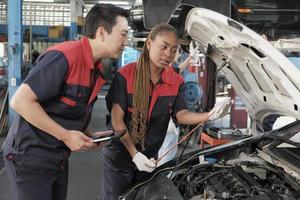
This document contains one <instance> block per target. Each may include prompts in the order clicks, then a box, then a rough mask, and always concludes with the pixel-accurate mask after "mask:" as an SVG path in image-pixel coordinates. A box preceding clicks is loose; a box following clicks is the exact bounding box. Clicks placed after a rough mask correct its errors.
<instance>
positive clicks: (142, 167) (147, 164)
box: [132, 152, 156, 173]
mask: <svg viewBox="0 0 300 200" xmlns="http://www.w3.org/2000/svg"><path fill="white" fill-rule="evenodd" d="M132 162H134V164H135V165H136V167H137V168H138V170H139V171H145V172H149V173H150V172H152V171H153V170H154V169H155V168H156V164H155V161H154V159H153V158H151V159H148V158H147V157H146V156H145V155H144V154H142V153H141V152H137V153H136V154H135V156H134V157H133V158H132Z"/></svg>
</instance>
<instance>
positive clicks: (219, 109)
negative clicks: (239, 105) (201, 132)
mask: <svg viewBox="0 0 300 200" xmlns="http://www.w3.org/2000/svg"><path fill="white" fill-rule="evenodd" d="M231 103H232V101H231V100H230V98H226V99H224V100H222V101H220V102H217V103H216V104H215V106H214V107H213V109H212V110H211V111H210V112H209V118H208V119H209V120H215V119H218V118H222V117H224V115H226V113H227V112H228V110H229V108H230V106H231Z"/></svg>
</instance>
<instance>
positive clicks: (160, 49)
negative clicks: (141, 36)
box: [147, 32, 178, 69]
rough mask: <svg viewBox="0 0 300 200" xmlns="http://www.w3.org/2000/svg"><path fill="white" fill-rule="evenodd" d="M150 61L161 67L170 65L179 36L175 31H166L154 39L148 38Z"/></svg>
mask: <svg viewBox="0 0 300 200" xmlns="http://www.w3.org/2000/svg"><path fill="white" fill-rule="evenodd" d="M147 48H148V50H149V56H150V62H151V64H152V65H154V66H155V67H157V68H159V69H163V68H164V67H166V66H168V65H169V64H170V63H171V62H172V61H173V59H174V57H175V55H176V52H177V48H178V38H177V36H176V35H175V34H174V33H173V32H164V33H160V34H158V35H157V36H156V38H155V39H154V40H153V41H152V40H148V42H147Z"/></svg>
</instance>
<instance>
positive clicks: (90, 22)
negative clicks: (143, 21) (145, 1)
mask: <svg viewBox="0 0 300 200" xmlns="http://www.w3.org/2000/svg"><path fill="white" fill-rule="evenodd" d="M118 16H121V17H125V18H126V19H128V17H129V11H128V10H125V9H123V8H121V7H117V6H114V5H112V4H102V3H101V4H99V3H97V4H96V5H94V6H93V7H92V8H91V10H90V11H89V12H88V14H87V16H86V18H85V35H86V36H87V37H89V38H92V39H94V38H95V34H96V31H97V29H98V28H99V27H100V26H103V27H104V29H105V30H106V31H107V32H108V33H111V32H112V28H113V27H114V25H116V23H117V20H116V19H117V17H118Z"/></svg>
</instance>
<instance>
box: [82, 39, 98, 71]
mask: <svg viewBox="0 0 300 200" xmlns="http://www.w3.org/2000/svg"><path fill="white" fill-rule="evenodd" d="M81 47H82V50H83V57H84V62H85V65H86V66H87V68H88V69H94V68H95V66H97V68H99V69H100V70H101V71H102V63H101V62H100V61H98V62H96V63H94V60H93V53H92V48H91V45H90V42H89V40H88V38H87V37H83V38H82V39H81Z"/></svg>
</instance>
